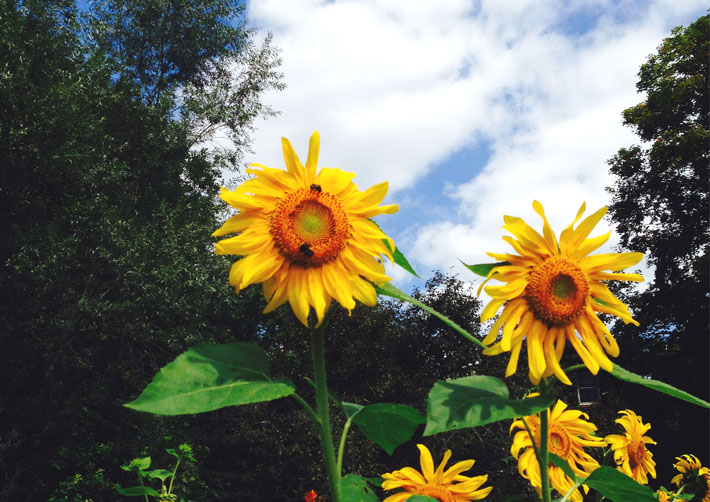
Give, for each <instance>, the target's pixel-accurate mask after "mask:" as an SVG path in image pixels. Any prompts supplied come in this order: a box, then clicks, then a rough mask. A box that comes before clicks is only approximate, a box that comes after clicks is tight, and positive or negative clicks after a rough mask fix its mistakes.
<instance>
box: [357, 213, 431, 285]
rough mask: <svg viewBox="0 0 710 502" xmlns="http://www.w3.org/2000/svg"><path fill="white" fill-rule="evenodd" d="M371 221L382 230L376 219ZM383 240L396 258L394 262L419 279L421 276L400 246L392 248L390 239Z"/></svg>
mask: <svg viewBox="0 0 710 502" xmlns="http://www.w3.org/2000/svg"><path fill="white" fill-rule="evenodd" d="M370 221H371V222H372V223H374V224H375V226H376V227H377V228H379V229H380V230H382V229H381V228H380V226H379V225H378V224H377V222H376V221H375V220H373V219H370ZM382 242H384V243H385V247H386V248H387V249H388V250H389V252H390V253H392V258H394V262H395V263H396V264H397V265H399V266H400V267H402V268H403V269H404V270H406V271H407V272H409V273H410V274H412V275H413V276H414V277H416V278H417V279H421V277H419V275H418V274H417V273H416V272H415V271H414V268H413V267H412V266H411V265H410V264H409V261H408V260H407V258H406V257H405V256H404V255H403V254H402V252H401V251H400V250H399V248H398V247H396V246H395V248H394V249H392V246H390V243H389V241H388V240H387V239H382Z"/></svg>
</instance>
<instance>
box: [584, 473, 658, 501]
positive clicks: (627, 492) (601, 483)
mask: <svg viewBox="0 0 710 502" xmlns="http://www.w3.org/2000/svg"><path fill="white" fill-rule="evenodd" d="M584 484H585V485H587V486H588V487H589V488H591V489H593V490H596V491H598V492H599V493H601V494H602V495H603V496H604V497H606V498H608V499H609V500H611V501H613V502H630V501H632V500H633V502H658V495H656V494H655V493H654V492H652V491H651V489H650V488H649V487H648V486H644V485H641V484H639V483H637V482H636V481H634V480H633V479H631V478H630V477H628V476H627V475H626V474H623V473H621V472H619V471H617V470H616V469H614V468H613V467H606V466H604V467H600V468H599V469H596V470H595V471H594V472H592V473H591V474H590V475H589V477H588V478H587V479H585V480H584Z"/></svg>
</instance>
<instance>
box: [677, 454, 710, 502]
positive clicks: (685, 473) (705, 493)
mask: <svg viewBox="0 0 710 502" xmlns="http://www.w3.org/2000/svg"><path fill="white" fill-rule="evenodd" d="M675 459H676V460H677V461H678V462H676V463H675V464H673V467H675V468H676V470H677V471H678V472H679V473H680V474H676V475H675V476H674V477H673V479H671V483H673V484H674V485H676V486H681V485H687V487H686V490H685V491H686V493H694V494H695V495H696V496H699V497H703V498H702V500H701V502H710V469H708V468H707V467H703V464H701V463H700V460H698V457H696V456H695V455H681V456H680V457H676V458H675Z"/></svg>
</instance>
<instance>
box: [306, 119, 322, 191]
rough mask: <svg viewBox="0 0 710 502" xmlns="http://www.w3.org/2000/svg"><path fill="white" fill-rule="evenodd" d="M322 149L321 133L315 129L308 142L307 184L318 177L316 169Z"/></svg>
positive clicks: (309, 184)
mask: <svg viewBox="0 0 710 502" xmlns="http://www.w3.org/2000/svg"><path fill="white" fill-rule="evenodd" d="M319 150H320V134H318V131H314V132H313V134H312V135H311V139H310V141H309V143H308V159H307V160H306V173H305V174H306V185H307V186H311V184H312V183H313V182H314V181H315V179H316V170H317V166H318V152H319Z"/></svg>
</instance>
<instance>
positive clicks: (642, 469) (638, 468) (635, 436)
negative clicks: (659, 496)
mask: <svg viewBox="0 0 710 502" xmlns="http://www.w3.org/2000/svg"><path fill="white" fill-rule="evenodd" d="M619 413H621V414H623V415H624V416H623V417H621V418H617V419H616V423H618V424H620V425H621V426H622V427H623V428H624V430H625V431H626V433H625V434H624V435H623V436H621V435H618V434H609V435H608V436H606V437H605V438H604V440H605V441H606V442H607V443H609V446H611V449H612V451H613V452H614V461H615V462H616V468H617V469H618V470H619V471H621V472H623V473H624V474H626V475H627V476H629V477H630V478H633V479H634V480H635V481H636V482H637V483H640V484H642V485H647V484H648V475H649V474H650V475H651V477H653V478H654V479H655V477H656V469H655V465H656V462H654V461H653V453H651V452H650V451H648V450H647V449H646V445H647V444H656V442H655V441H654V440H653V439H651V438H650V437H648V436H644V434H646V433H647V432H648V431H649V429H650V428H651V424H644V423H643V422H642V421H641V417H640V416H638V415H636V413H634V412H633V411H631V410H623V411H620V412H619Z"/></svg>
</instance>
